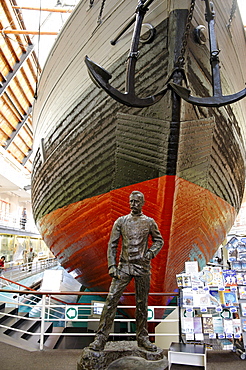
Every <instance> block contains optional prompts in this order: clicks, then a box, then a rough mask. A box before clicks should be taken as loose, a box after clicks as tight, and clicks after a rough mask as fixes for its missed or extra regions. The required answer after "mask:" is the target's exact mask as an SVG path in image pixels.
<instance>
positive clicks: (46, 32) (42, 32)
mask: <svg viewBox="0 0 246 370" xmlns="http://www.w3.org/2000/svg"><path fill="white" fill-rule="evenodd" d="M1 32H2V33H3V34H5V35H9V34H12V35H41V36H42V35H50V36H51V35H53V36H54V35H58V32H48V31H41V32H39V31H28V30H20V29H18V30H17V29H16V30H8V29H3V30H1Z"/></svg>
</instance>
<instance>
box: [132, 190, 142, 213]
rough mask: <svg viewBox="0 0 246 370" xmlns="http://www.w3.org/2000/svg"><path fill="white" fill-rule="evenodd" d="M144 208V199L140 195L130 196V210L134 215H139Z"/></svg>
mask: <svg viewBox="0 0 246 370" xmlns="http://www.w3.org/2000/svg"><path fill="white" fill-rule="evenodd" d="M142 207H143V199H142V197H141V196H140V195H138V194H131V195H130V209H131V211H132V213H134V214H139V213H141V212H142Z"/></svg>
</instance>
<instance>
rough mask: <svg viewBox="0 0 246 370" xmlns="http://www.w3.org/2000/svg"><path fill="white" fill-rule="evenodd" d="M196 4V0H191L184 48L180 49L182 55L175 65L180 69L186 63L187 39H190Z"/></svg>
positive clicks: (184, 36) (183, 43) (183, 42)
mask: <svg viewBox="0 0 246 370" xmlns="http://www.w3.org/2000/svg"><path fill="white" fill-rule="evenodd" d="M195 5H196V0H191V4H190V9H189V14H188V16H187V22H186V26H185V32H184V35H183V41H182V48H181V50H180V55H179V57H178V59H177V62H176V63H175V66H176V67H178V68H180V69H183V68H184V65H185V52H186V47H187V40H188V37H189V33H190V28H191V21H192V18H193V13H194V9H195Z"/></svg>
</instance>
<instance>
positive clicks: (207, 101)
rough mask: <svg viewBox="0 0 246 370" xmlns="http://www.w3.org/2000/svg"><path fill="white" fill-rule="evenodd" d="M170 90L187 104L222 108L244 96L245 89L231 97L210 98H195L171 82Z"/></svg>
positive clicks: (245, 93) (215, 96) (245, 94)
mask: <svg viewBox="0 0 246 370" xmlns="http://www.w3.org/2000/svg"><path fill="white" fill-rule="evenodd" d="M169 86H170V87H171V89H172V90H174V91H175V92H176V94H178V95H179V96H180V97H181V98H182V99H184V100H185V101H187V102H188V103H191V104H194V105H198V106H202V107H216V108H219V107H222V106H224V105H227V104H232V103H235V102H237V101H238V100H240V99H242V98H244V97H245V96H246V88H245V89H243V90H241V91H239V92H238V93H235V94H232V95H226V96H225V95H214V96H211V97H202V98H199V97H196V96H192V95H190V93H191V91H190V90H189V89H187V88H185V87H183V86H180V85H177V84H175V83H173V82H170V83H169Z"/></svg>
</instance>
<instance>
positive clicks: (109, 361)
mask: <svg viewBox="0 0 246 370" xmlns="http://www.w3.org/2000/svg"><path fill="white" fill-rule="evenodd" d="M167 367H168V361H167V358H166V357H165V356H164V350H163V349H161V348H157V351H155V352H149V351H146V350H145V349H143V348H141V347H138V345H137V342H135V341H117V342H107V344H106V346H105V349H104V350H103V351H92V350H90V349H89V348H88V347H86V348H84V349H83V350H82V354H81V357H80V358H79V360H78V362H77V370H116V369H117V370H119V369H120V370H140V369H148V370H163V369H166V368H167Z"/></svg>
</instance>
